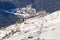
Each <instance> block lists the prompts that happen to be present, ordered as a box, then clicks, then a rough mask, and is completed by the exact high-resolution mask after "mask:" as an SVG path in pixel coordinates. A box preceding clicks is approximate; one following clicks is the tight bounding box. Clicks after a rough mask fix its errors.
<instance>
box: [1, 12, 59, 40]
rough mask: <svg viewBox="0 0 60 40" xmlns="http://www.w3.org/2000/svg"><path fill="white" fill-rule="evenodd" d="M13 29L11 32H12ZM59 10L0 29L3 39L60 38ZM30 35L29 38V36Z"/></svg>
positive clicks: (57, 39) (51, 39)
mask: <svg viewBox="0 0 60 40" xmlns="http://www.w3.org/2000/svg"><path fill="white" fill-rule="evenodd" d="M12 30H13V32H12ZM59 30H60V11H56V12H53V13H51V14H49V15H47V16H44V17H40V16H38V17H33V18H29V19H27V20H26V21H24V22H23V23H21V24H18V23H17V24H13V25H10V26H9V27H7V28H6V29H5V30H3V31H2V30H0V39H2V38H3V37H4V36H6V33H7V35H8V36H9V38H6V37H5V38H4V39H3V40H38V38H40V40H60V31H59ZM29 37H30V38H29Z"/></svg>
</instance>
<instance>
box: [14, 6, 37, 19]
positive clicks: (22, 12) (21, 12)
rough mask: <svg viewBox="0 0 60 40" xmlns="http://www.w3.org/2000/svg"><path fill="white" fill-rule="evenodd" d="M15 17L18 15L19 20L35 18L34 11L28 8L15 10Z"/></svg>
mask: <svg viewBox="0 0 60 40" xmlns="http://www.w3.org/2000/svg"><path fill="white" fill-rule="evenodd" d="M15 15H18V16H19V17H20V18H30V17H33V16H36V10H35V9H34V8H31V7H30V6H27V7H25V8H21V9H20V8H17V12H16V13H15Z"/></svg>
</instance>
